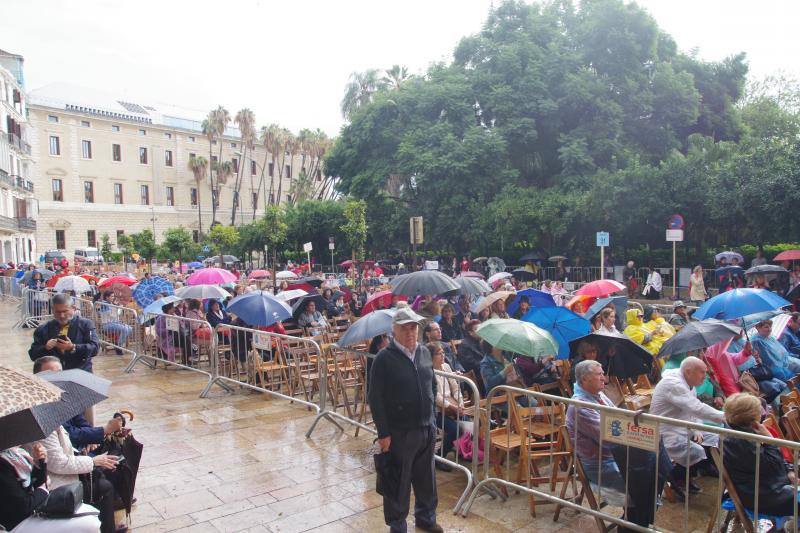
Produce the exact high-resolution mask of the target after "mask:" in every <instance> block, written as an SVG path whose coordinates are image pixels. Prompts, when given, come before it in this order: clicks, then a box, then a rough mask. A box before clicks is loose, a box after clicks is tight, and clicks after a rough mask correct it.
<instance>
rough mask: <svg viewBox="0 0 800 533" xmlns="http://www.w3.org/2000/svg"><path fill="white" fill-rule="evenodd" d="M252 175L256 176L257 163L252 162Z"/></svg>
mask: <svg viewBox="0 0 800 533" xmlns="http://www.w3.org/2000/svg"><path fill="white" fill-rule="evenodd" d="M250 174H251V175H253V176H255V175H256V162H255V161H250Z"/></svg>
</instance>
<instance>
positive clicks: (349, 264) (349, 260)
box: [339, 259, 353, 268]
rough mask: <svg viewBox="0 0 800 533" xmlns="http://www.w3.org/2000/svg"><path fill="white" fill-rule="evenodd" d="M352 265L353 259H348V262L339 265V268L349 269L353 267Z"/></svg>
mask: <svg viewBox="0 0 800 533" xmlns="http://www.w3.org/2000/svg"><path fill="white" fill-rule="evenodd" d="M352 264H353V261H352V260H351V259H348V260H346V261H342V262H341V263H339V266H341V267H345V268H347V267H349V266H352Z"/></svg>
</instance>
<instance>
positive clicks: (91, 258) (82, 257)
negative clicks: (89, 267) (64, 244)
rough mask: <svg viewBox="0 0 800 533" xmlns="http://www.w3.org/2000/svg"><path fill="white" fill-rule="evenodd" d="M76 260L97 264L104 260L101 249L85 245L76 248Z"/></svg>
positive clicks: (77, 261)
mask: <svg viewBox="0 0 800 533" xmlns="http://www.w3.org/2000/svg"><path fill="white" fill-rule="evenodd" d="M75 262H76V263H89V264H93V265H96V264H98V263H102V262H103V256H102V255H100V250H98V249H97V248H93V247H91V246H84V247H81V248H76V249H75Z"/></svg>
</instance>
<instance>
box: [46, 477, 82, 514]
mask: <svg viewBox="0 0 800 533" xmlns="http://www.w3.org/2000/svg"><path fill="white" fill-rule="evenodd" d="M82 503H83V483H81V482H80V481H75V482H73V483H67V484H66V485H61V486H60V487H56V488H55V489H53V490H51V491H50V493H49V494H48V495H47V499H46V500H45V501H44V503H42V504H41V505H40V506H39V507H37V508H36V514H38V515H39V516H42V517H44V518H71V517H73V516H75V512H76V511H77V510H78V508H79V507H80V506H81V504H82Z"/></svg>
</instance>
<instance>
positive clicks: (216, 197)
mask: <svg viewBox="0 0 800 533" xmlns="http://www.w3.org/2000/svg"><path fill="white" fill-rule="evenodd" d="M211 201H212V202H214V207H219V194H217V191H211Z"/></svg>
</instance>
